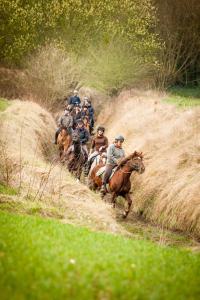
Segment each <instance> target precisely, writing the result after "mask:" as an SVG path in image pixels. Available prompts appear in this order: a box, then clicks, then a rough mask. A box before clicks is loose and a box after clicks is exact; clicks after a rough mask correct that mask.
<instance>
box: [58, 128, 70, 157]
mask: <svg viewBox="0 0 200 300" xmlns="http://www.w3.org/2000/svg"><path fill="white" fill-rule="evenodd" d="M71 143H72V137H71V134H70V132H69V130H67V129H66V128H62V129H61V132H60V133H59V135H58V139H57V144H58V149H59V151H60V158H61V159H63V157H64V154H65V153H66V152H67V150H68V148H69V146H70V145H71Z"/></svg>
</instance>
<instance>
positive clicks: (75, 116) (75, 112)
mask: <svg viewBox="0 0 200 300" xmlns="http://www.w3.org/2000/svg"><path fill="white" fill-rule="evenodd" d="M80 119H81V108H80V106H79V105H76V106H75V107H74V110H73V120H74V125H73V127H74V128H76V125H77V121H78V120H80Z"/></svg>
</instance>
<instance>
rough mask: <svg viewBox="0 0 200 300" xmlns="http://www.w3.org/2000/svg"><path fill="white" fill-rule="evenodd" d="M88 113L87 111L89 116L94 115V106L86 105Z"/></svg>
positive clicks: (91, 117)
mask: <svg viewBox="0 0 200 300" xmlns="http://www.w3.org/2000/svg"><path fill="white" fill-rule="evenodd" d="M88 113H89V118H90V119H93V117H94V108H93V107H92V106H91V105H90V106H88Z"/></svg>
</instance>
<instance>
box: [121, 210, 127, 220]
mask: <svg viewBox="0 0 200 300" xmlns="http://www.w3.org/2000/svg"><path fill="white" fill-rule="evenodd" d="M127 215H128V213H127V212H125V211H124V212H123V215H122V218H123V219H126V217H127Z"/></svg>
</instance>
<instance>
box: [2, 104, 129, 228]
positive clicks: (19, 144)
mask: <svg viewBox="0 0 200 300" xmlns="http://www.w3.org/2000/svg"><path fill="white" fill-rule="evenodd" d="M0 118H1V119H2V123H1V132H0V141H2V140H4V141H6V149H5V150H6V157H7V158H9V162H11V164H12V165H17V166H18V172H17V174H15V175H17V176H15V177H12V182H9V183H10V184H11V185H12V186H14V187H19V185H20V191H19V193H18V195H17V196H14V197H13V198H12V197H10V198H9V196H4V197H0V201H1V203H2V206H4V205H3V204H5V209H10V210H11V211H12V212H13V211H14V212H17V213H23V214H25V213H28V214H35V213H36V214H39V215H41V216H43V217H54V218H59V219H62V221H63V222H66V223H72V224H78V225H84V226H88V227H91V228H92V229H94V228H96V229H98V230H106V231H110V232H118V233H122V232H123V233H124V232H126V231H125V230H124V229H123V228H122V227H121V226H120V225H118V224H117V222H116V221H115V219H114V217H113V214H114V213H113V210H112V209H111V207H110V206H108V205H105V203H103V202H102V201H101V200H100V197H98V196H97V195H94V194H93V193H92V192H91V191H89V190H88V188H87V187H86V186H85V185H83V184H81V183H78V182H77V181H75V179H74V178H73V177H72V176H71V175H70V174H69V173H68V171H67V170H66V167H65V166H62V165H60V164H59V163H58V161H56V158H58V156H59V155H58V152H57V150H58V149H55V148H54V147H55V146H53V144H52V139H53V137H54V132H55V127H56V125H55V121H54V119H53V118H52V116H51V114H50V113H48V112H47V111H46V110H45V109H43V108H41V107H40V106H39V105H38V104H36V103H34V102H30V101H26V102H22V101H18V100H15V101H13V102H12V105H10V106H9V107H8V108H7V109H6V110H5V111H4V112H2V113H0ZM0 145H1V143H0ZM52 147H53V149H52ZM56 154H57V155H56ZM1 162H2V161H1V156H0V166H1ZM20 164H21V166H23V168H20ZM0 172H1V169H0ZM20 172H21V174H20ZM5 174H6V173H5ZM10 175H12V174H10ZM0 181H1V177H0ZM0 196H1V195H0ZM2 209H4V208H3V207H2Z"/></svg>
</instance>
